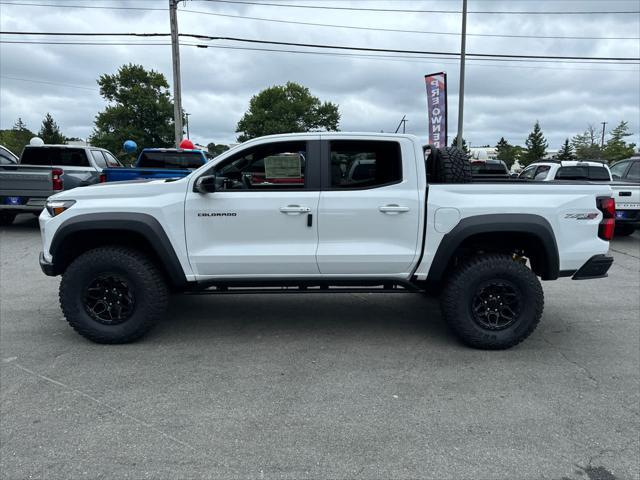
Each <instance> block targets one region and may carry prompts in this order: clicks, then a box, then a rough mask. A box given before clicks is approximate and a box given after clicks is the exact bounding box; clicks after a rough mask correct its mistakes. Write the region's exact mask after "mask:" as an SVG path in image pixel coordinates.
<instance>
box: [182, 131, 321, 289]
mask: <svg viewBox="0 0 640 480" xmlns="http://www.w3.org/2000/svg"><path fill="white" fill-rule="evenodd" d="M318 140H319V136H318V135H314V136H305V137H300V139H299V140H298V139H296V140H294V141H291V140H287V141H276V140H268V141H263V142H260V143H256V144H254V145H253V146H251V145H250V146H247V147H246V148H244V149H242V150H241V151H239V152H237V153H235V154H233V155H231V156H229V157H227V158H225V159H222V160H221V161H219V162H217V163H216V165H214V166H212V167H211V168H210V169H208V170H207V172H206V173H203V174H199V175H194V176H193V178H191V179H190V182H189V188H188V191H187V198H186V203H185V229H186V236H187V248H188V252H189V260H190V262H191V266H192V268H193V269H194V270H195V271H196V273H197V275H198V276H199V278H201V279H206V278H215V277H218V276H225V277H236V278H241V279H243V278H244V279H252V278H265V277H266V278H268V277H270V276H277V277H305V276H318V266H317V263H316V249H317V246H318V231H317V228H316V219H317V212H318V201H319V197H320V192H319V186H320V164H319V161H320V144H319V141H318ZM211 174H215V175H216V177H217V183H218V187H217V190H216V191H215V192H214V193H209V194H202V193H198V192H194V191H193V185H194V184H195V182H196V181H197V179H198V178H199V177H200V176H202V175H211Z"/></svg>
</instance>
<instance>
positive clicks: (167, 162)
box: [138, 151, 204, 169]
mask: <svg viewBox="0 0 640 480" xmlns="http://www.w3.org/2000/svg"><path fill="white" fill-rule="evenodd" d="M203 163H204V161H203V159H202V154H201V153H200V152H197V151H193V152H160V151H158V152H153V151H150V152H142V154H141V155H140V160H139V161H138V167H139V168H175V169H185V168H187V169H196V168H200V167H201V166H202V165H203Z"/></svg>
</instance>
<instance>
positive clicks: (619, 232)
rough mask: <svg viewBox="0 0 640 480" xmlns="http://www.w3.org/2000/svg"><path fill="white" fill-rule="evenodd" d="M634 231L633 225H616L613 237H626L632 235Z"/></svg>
mask: <svg viewBox="0 0 640 480" xmlns="http://www.w3.org/2000/svg"><path fill="white" fill-rule="evenodd" d="M635 231H636V229H635V227H634V226H633V225H616V228H615V232H614V236H616V237H628V236H629V235H631V234H633V232H635Z"/></svg>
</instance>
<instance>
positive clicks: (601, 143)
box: [600, 122, 607, 149]
mask: <svg viewBox="0 0 640 480" xmlns="http://www.w3.org/2000/svg"><path fill="white" fill-rule="evenodd" d="M600 123H602V139H601V140H600V148H601V149H602V148H604V127H605V125H606V124H607V122H600Z"/></svg>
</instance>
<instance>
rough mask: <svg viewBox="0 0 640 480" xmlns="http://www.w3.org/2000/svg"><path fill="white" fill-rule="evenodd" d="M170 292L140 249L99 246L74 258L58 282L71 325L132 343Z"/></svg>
mask: <svg viewBox="0 0 640 480" xmlns="http://www.w3.org/2000/svg"><path fill="white" fill-rule="evenodd" d="M167 301H168V290H167V285H166V282H165V280H164V278H163V276H162V273H161V272H160V271H159V270H158V268H157V267H156V266H155V265H154V264H153V262H152V261H151V260H150V259H149V258H148V257H146V256H145V255H143V254H142V253H140V252H138V251H136V250H132V249H129V248H126V247H118V246H111V247H100V248H96V249H94V250H90V251H88V252H86V253H84V254H82V255H80V256H79V257H78V258H76V259H75V260H74V261H73V262H72V263H71V265H69V267H68V268H67V270H66V271H65V273H64V275H63V277H62V281H61V282H60V305H61V307H62V311H63V313H64V316H65V317H66V319H67V321H68V322H69V324H70V325H71V326H72V327H73V328H74V329H75V330H76V331H77V332H78V333H79V334H80V335H82V336H84V337H86V338H88V339H89V340H91V341H94V342H97V343H128V342H132V341H134V340H137V339H138V338H140V337H142V336H143V335H144V334H145V333H147V332H148V331H149V330H150V329H151V328H152V327H153V326H154V324H155V323H156V322H157V321H158V320H159V318H160V317H161V316H162V313H163V312H164V310H165V309H166V306H167Z"/></svg>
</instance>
